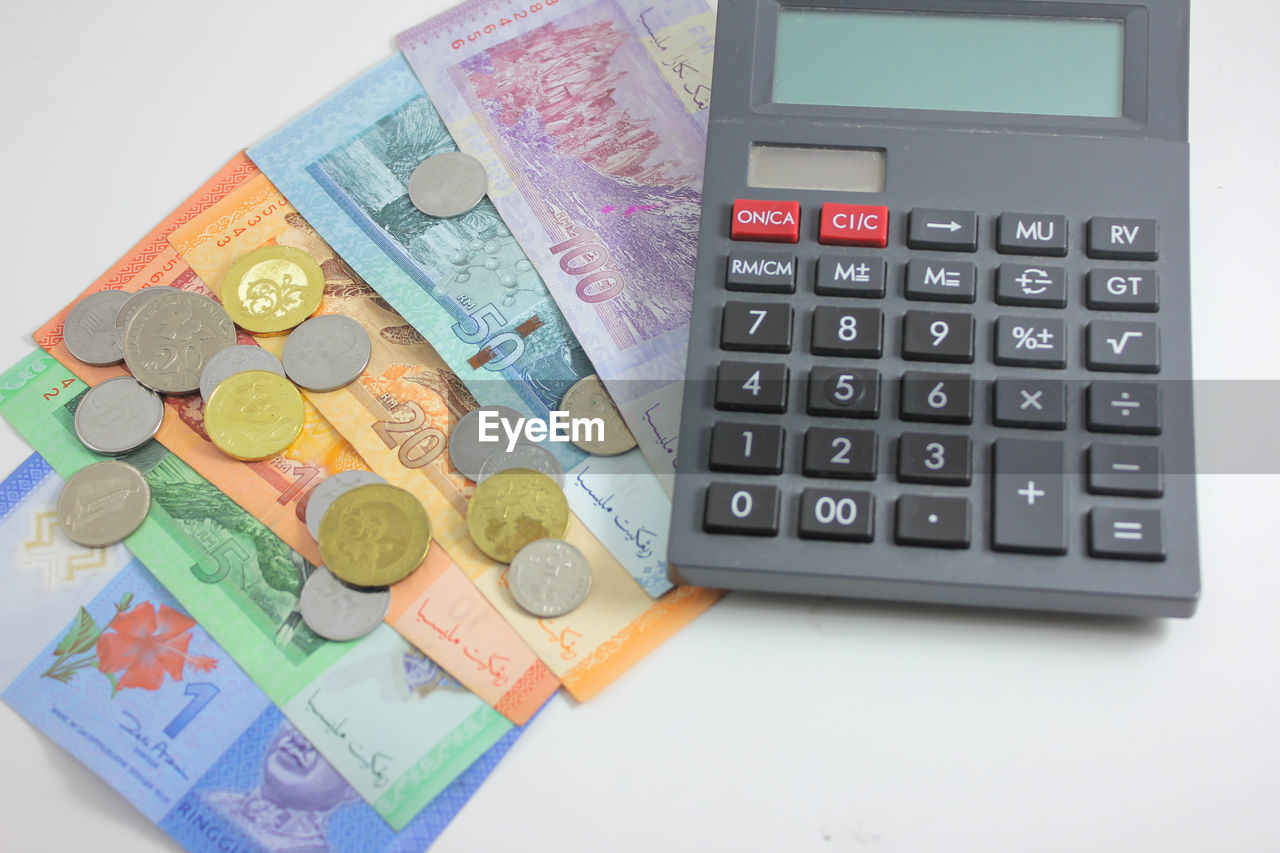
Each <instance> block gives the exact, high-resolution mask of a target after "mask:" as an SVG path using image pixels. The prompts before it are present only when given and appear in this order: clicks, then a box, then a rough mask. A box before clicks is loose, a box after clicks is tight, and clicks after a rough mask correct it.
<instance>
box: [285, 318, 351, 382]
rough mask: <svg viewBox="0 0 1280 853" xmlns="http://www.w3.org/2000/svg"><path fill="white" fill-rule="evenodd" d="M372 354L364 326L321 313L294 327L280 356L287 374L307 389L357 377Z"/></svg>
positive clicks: (348, 380) (349, 380) (349, 319)
mask: <svg viewBox="0 0 1280 853" xmlns="http://www.w3.org/2000/svg"><path fill="white" fill-rule="evenodd" d="M372 354H373V346H372V344H370V343H369V333H368V332H366V331H365V330H364V326H361V325H360V324H359V323H357V322H356V321H355V320H352V319H351V318H350V317H344V316H343V315H341V314H324V315H322V316H320V317H312V318H311V319H310V320H308V321H307V322H305V323H303V324H302V325H301V326H299V327H298V328H296V329H294V330H293V332H292V333H291V334H290V335H289V340H287V341H285V342H284V352H283V353H282V354H281V357H280V358H281V360H282V361H283V362H284V370H285V373H286V374H288V376H289V378H290V379H292V380H293V381H294V382H296V383H297V384H299V385H301V386H302V387H303V388H306V389H307V390H308V391H336V390H337V389H339V388H341V387H343V386H344V385H347V384H348V383H350V382H354V381H355V380H356V379H358V378H359V377H360V373H361V372H362V371H363V370H364V369H365V367H366V366H367V365H368V364H369V356H370V355H372Z"/></svg>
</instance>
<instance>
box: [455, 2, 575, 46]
mask: <svg viewBox="0 0 1280 853" xmlns="http://www.w3.org/2000/svg"><path fill="white" fill-rule="evenodd" d="M559 2H560V0H544V2H541V3H530V4H529V5H528V7H526V8H524V9H516V10H515V11H514V12H511V13H510V14H511V17H507V16H506V15H505V14H504V15H502V16H501V17H500V18H498V22H497V23H489V24H485V25H484V26H483V27H481V28H480V29H478V30H475V31H474V32H472V33H470V34H468V35H467V37H466V38H457V39H454V40H453V49H454V50H461V49H462V48H464V47H466V46H467V44H468V42H474V41H478V40H479V39H481V38H483V37H484V36H487V35H492V34H493V33H496V32H497V31H498V30H500V29H501V28H502V27H505V26H509V25H511V24H514V23H515V22H516V21H519V20H521V19H522V18H527V17H529V16H530V15H536V14H538V13H539V12H541V11H542V10H543V9H545V8H547V7H548V6H554V5H556V4H557V3H559Z"/></svg>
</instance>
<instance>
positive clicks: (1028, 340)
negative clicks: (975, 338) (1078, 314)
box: [996, 317, 1067, 370]
mask: <svg viewBox="0 0 1280 853" xmlns="http://www.w3.org/2000/svg"><path fill="white" fill-rule="evenodd" d="M996 364H1009V365H1016V366H1020V367H1052V368H1056V369H1059V370H1061V369H1062V368H1065V367H1066V366H1067V332H1066V322H1065V321H1063V320H1060V319H1054V318H1049V319H1045V318H1040V317H1001V318H1000V319H999V320H997V321H996Z"/></svg>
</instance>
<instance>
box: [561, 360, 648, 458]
mask: <svg viewBox="0 0 1280 853" xmlns="http://www.w3.org/2000/svg"><path fill="white" fill-rule="evenodd" d="M560 408H561V409H563V410H564V411H566V412H568V413H569V418H570V419H571V420H573V421H578V420H580V419H584V418H585V419H589V420H598V421H599V422H600V424H602V425H603V429H598V430H593V429H587V430H584V431H583V435H581V436H578V435H574V436H573V438H572V441H573V443H574V445H575V446H576V447H578V448H579V449H581V450H585V451H586V452H588V453H590V454H591V455H592V456H617V455H619V454H621V453H626V452H627V451H628V450H630V449H631V448H633V447H635V446H636V440H635V437H634V436H633V435H632V434H631V430H629V429H627V424H626V422H625V421H623V420H622V414H621V413H620V412H619V411H618V407H617V406H615V405H614V404H613V398H612V397H610V396H609V392H608V391H606V390H604V385H603V384H602V383H601V382H600V377H599V376H596V375H595V374H592V375H591V376H586V377H583V378H582V379H580V380H578V381H577V382H575V383H574V384H573V387H572V388H570V389H569V390H568V391H566V392H565V395H564V399H562V400H561V401H560ZM575 432H576V431H575Z"/></svg>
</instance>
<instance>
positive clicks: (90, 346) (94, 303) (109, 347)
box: [62, 290, 129, 365]
mask: <svg viewBox="0 0 1280 853" xmlns="http://www.w3.org/2000/svg"><path fill="white" fill-rule="evenodd" d="M128 300H129V294H127V293H125V292H124V291H123V290H101V291H99V292H97V293H93V294H90V295H89V296H86V297H85V298H84V299H81V300H80V301H79V302H77V303H76V304H75V305H73V306H72V307H71V310H70V311H69V312H67V322H66V323H64V324H63V326H62V339H63V340H64V341H65V342H66V344H67V352H69V353H71V354H72V355H73V356H75V357H76V358H78V359H80V360H81V361H83V362H84V363H85V364H97V365H103V364H116V363H118V362H119V361H120V360H121V359H122V358H124V353H123V352H122V351H121V349H120V341H119V340H117V339H116V313H117V312H118V311H119V310H120V306H121V305H123V304H124V303H125V302H127V301H128Z"/></svg>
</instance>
